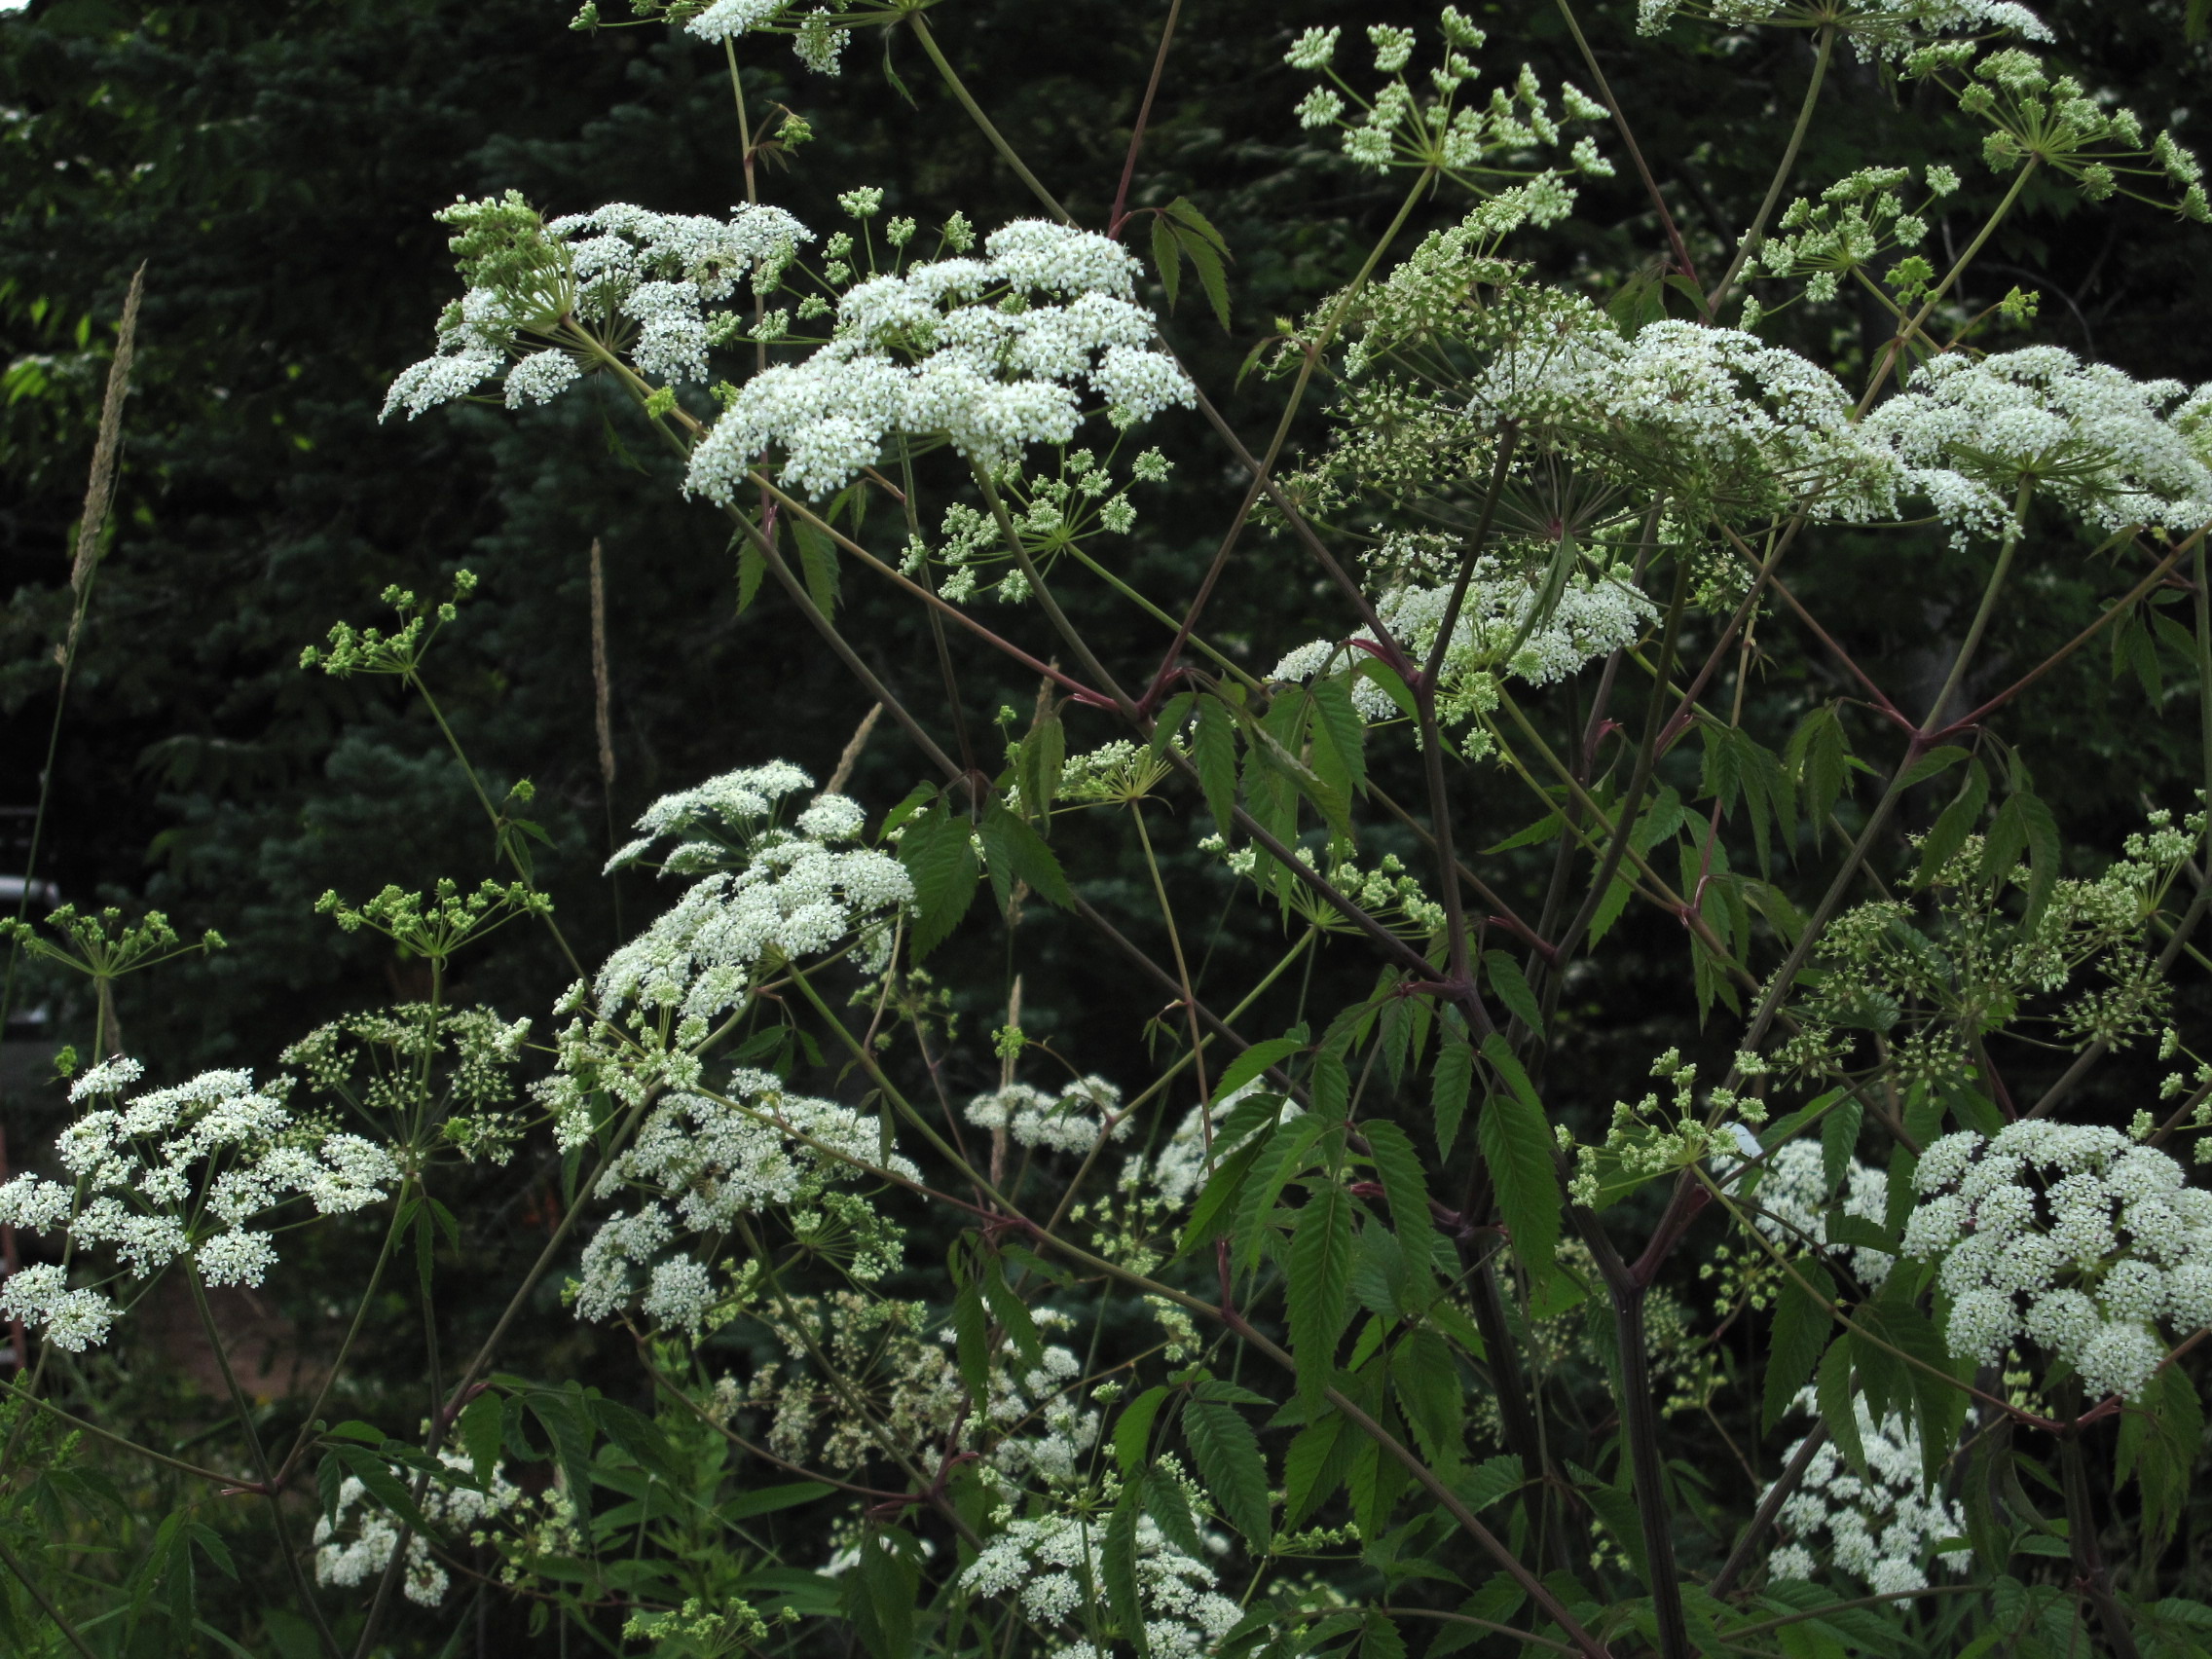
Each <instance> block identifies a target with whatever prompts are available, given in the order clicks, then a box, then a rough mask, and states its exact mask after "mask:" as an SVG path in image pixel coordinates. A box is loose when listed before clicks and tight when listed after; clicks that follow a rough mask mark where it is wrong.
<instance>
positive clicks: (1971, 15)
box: [1636, 0, 2050, 58]
mask: <svg viewBox="0 0 2212 1659" xmlns="http://www.w3.org/2000/svg"><path fill="white" fill-rule="evenodd" d="M1795 10H1796V8H1795V7H1794V6H1793V5H1791V4H1790V0H1707V3H1706V4H1704V5H1700V6H1694V7H1693V6H1686V5H1685V4H1684V0H1637V15H1636V21H1637V28H1638V31H1639V32H1640V33H1642V34H1658V33H1659V32H1660V31H1661V30H1663V29H1664V28H1666V26H1667V25H1668V24H1669V23H1671V22H1673V21H1674V19H1675V15H1676V14H1677V12H1682V11H1695V12H1697V13H1701V14H1703V15H1705V16H1707V17H1710V18H1713V20H1714V21H1715V22H1718V23H1724V24H1729V25H1732V26H1734V27H1738V28H1741V27H1745V26H1747V25H1749V24H1753V23H1769V22H1774V21H1776V20H1778V19H1779V18H1783V17H1784V16H1785V15H1787V14H1788V13H1791V12H1793V11H1795ZM1835 12H1836V13H1837V14H1838V18H1837V23H1838V26H1839V27H1840V28H1841V29H1842V31H1843V32H1844V33H1846V34H1848V35H1849V36H1850V37H1851V40H1852V44H1853V45H1854V46H1855V47H1856V48H1857V49H1858V52H1859V55H1860V56H1861V57H1862V58H1873V57H1891V58H1894V57H1899V56H1901V55H1903V54H1904V53H1905V52H1906V51H1908V50H1909V49H1910V48H1912V47H1915V46H1918V45H1920V44H1921V43H1922V42H1924V41H1926V40H1929V39H1931V38H1933V37H1935V36H1937V35H1941V34H1945V33H1951V32H1973V33H1979V32H1981V31H1984V30H1994V29H2009V30H2011V31H2013V32H2014V33H2016V34H2020V35H2023V36H2025V37H2026V38H2027V39H2029V40H2048V39H2050V28H2049V26H2048V25H2047V24H2046V23H2045V22H2044V20H2043V19H2042V18H2039V17H2037V16H2036V15H2035V13H2033V12H2031V11H2029V10H2028V9H2027V7H2025V6H2022V5H2018V4H2016V3H2015V0H1846V3H1845V4H1843V5H1841V6H1838V7H1836V8H1835Z"/></svg>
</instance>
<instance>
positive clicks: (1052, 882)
mask: <svg viewBox="0 0 2212 1659" xmlns="http://www.w3.org/2000/svg"><path fill="white" fill-rule="evenodd" d="M983 856H984V858H985V860H986V861H987V862H988V864H989V866H990V872H991V885H992V887H993V889H994V890H996V891H997V892H998V893H999V908H1000V909H1001V910H1004V909H1005V908H1006V906H1007V904H1008V903H1009V902H1010V901H1011V899H1012V897H1013V888H1014V881H1015V880H1016V879H1018V880H1021V881H1024V882H1027V883H1028V884H1029V889H1030V891H1031V892H1033V893H1035V894H1036V895H1037V896H1038V897H1039V898H1040V899H1043V900H1045V901H1046V902H1047V903H1051V904H1056V905H1057V906H1059V908H1061V909H1063V910H1072V909H1074V908H1075V893H1074V890H1073V889H1071V888H1070V887H1069V886H1068V878H1067V876H1066V875H1065V874H1064V873H1063V872H1062V871H1061V869H1060V861H1059V860H1058V859H1056V858H1054V857H1053V856H1052V849H1051V847H1049V846H1047V845H1046V844H1045V838H1044V837H1043V836H1042V835H1040V834H1038V833H1037V831H1036V830H1035V829H1033V828H1032V827H1031V826H1030V824H1029V822H1028V821H1027V820H1026V819H1024V818H1023V817H1022V816H1021V815H1020V814H1019V813H1016V812H1011V811H1009V810H1008V809H1007V807H1006V805H1005V803H1004V802H1002V801H1001V800H1000V799H999V798H998V796H996V795H992V796H991V797H990V798H989V800H988V801H986V802H985V804H984V807H983ZM1002 881H1003V882H1004V883H1005V885H1004V886H1003V887H1001V886H1000V883H1001V882H1002Z"/></svg>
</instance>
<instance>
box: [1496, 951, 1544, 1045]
mask: <svg viewBox="0 0 2212 1659" xmlns="http://www.w3.org/2000/svg"><path fill="white" fill-rule="evenodd" d="M1483 973H1484V975H1485V977H1487V978H1488V979H1489V980H1490V988H1491V989H1492V990H1493V991H1494V992H1496V993H1497V1000H1498V1001H1499V1002H1501V1003H1503V1004H1504V1005H1505V1006H1506V1008H1507V1009H1508V1010H1510V1011H1511V1012H1512V1014H1513V1017H1514V1018H1516V1019H1518V1020H1519V1021H1520V1022H1521V1023H1522V1024H1523V1025H1526V1026H1527V1027H1528V1028H1529V1029H1530V1030H1531V1031H1533V1032H1535V1033H1536V1035H1538V1036H1539V1037H1540V1036H1542V1035H1543V1031H1544V1014H1543V1010H1542V1009H1541V1008H1540V1007H1538V1006H1537V1003H1536V993H1535V992H1534V991H1532V990H1530V988H1529V981H1528V978H1527V977H1526V976H1524V975H1523V974H1522V972H1521V964H1520V963H1518V962H1516V961H1514V960H1513V958H1512V957H1511V956H1509V955H1507V954H1506V953H1505V952H1504V951H1502V950H1486V951H1484V952H1483Z"/></svg>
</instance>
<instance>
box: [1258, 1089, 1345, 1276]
mask: <svg viewBox="0 0 2212 1659" xmlns="http://www.w3.org/2000/svg"><path fill="white" fill-rule="evenodd" d="M1331 1126H1332V1125H1331V1124H1330V1122H1329V1120H1328V1119H1327V1118H1325V1117H1323V1116H1322V1115H1321V1114H1320V1113H1318V1112H1309V1113H1307V1114H1306V1115H1305V1116H1304V1117H1302V1118H1295V1119H1293V1120H1292V1121H1291V1123H1290V1124H1289V1126H1288V1127H1286V1128H1282V1129H1278V1130H1277V1131H1276V1132H1275V1134H1274V1136H1273V1137H1272V1140H1271V1141H1270V1142H1269V1144H1268V1154H1267V1157H1266V1158H1265V1159H1264V1160H1263V1161H1261V1163H1260V1165H1259V1167H1258V1168H1257V1169H1256V1170H1255V1171H1254V1172H1253V1174H1252V1175H1251V1176H1250V1177H1249V1178H1248V1179H1247V1180H1246V1182H1245V1192H1244V1198H1243V1200H1242V1202H1241V1203H1240V1204H1239V1205H1238V1206H1237V1212H1236V1222H1237V1226H1236V1260H1237V1271H1238V1272H1251V1271H1252V1270H1253V1269H1255V1268H1257V1267H1258V1266H1259V1265H1260V1241H1261V1238H1262V1236H1263V1235H1264V1234H1265V1233H1266V1231H1267V1227H1268V1223H1269V1220H1270V1218H1271V1217H1272V1214H1273V1212H1274V1207H1275V1200H1276V1199H1277V1198H1280V1197H1281V1196H1282V1190H1283V1188H1284V1187H1286V1186H1288V1185H1289V1184H1290V1182H1291V1180H1292V1179H1293V1178H1294V1177H1295V1176H1298V1175H1300V1174H1303V1173H1304V1172H1305V1170H1306V1167H1307V1165H1308V1164H1309V1163H1310V1162H1311V1161H1312V1154H1313V1147H1314V1144H1315V1143H1316V1142H1317V1141H1319V1140H1320V1138H1321V1137H1322V1136H1323V1135H1325V1134H1327V1133H1328V1132H1329V1130H1330V1128H1331Z"/></svg>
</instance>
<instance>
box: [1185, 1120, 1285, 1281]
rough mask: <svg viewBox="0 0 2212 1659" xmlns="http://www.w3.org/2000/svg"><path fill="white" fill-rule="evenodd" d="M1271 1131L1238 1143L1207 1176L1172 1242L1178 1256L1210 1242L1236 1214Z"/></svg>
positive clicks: (1267, 1143) (1266, 1148)
mask: <svg viewBox="0 0 2212 1659" xmlns="http://www.w3.org/2000/svg"><path fill="white" fill-rule="evenodd" d="M1277 1109H1278V1110H1279V1109H1280V1108H1279V1107H1278V1108H1277ZM1272 1134H1273V1132H1272V1131H1270V1132H1269V1133H1267V1134H1263V1135H1261V1136H1259V1137H1258V1138H1257V1139H1255V1140H1254V1141H1253V1142H1252V1143H1251V1144H1250V1145H1248V1146H1243V1147H1239V1148H1238V1149H1237V1150H1236V1151H1235V1152H1233V1153H1231V1154H1230V1155H1229V1157H1228V1158H1226V1159H1224V1160H1223V1161H1221V1162H1220V1163H1219V1164H1218V1165H1217V1166H1216V1167H1215V1169H1214V1172H1213V1173H1212V1174H1211V1175H1210V1176H1208V1177H1207V1178H1206V1184H1205V1187H1204V1188H1203V1189H1202V1190H1201V1191H1200V1192H1199V1194H1198V1202H1197V1203H1195V1204H1193V1205H1192V1206H1191V1219H1190V1221H1189V1222H1188V1223H1186V1224H1185V1226H1184V1228H1183V1236H1182V1239H1181V1241H1180V1242H1178V1243H1177V1245H1176V1246H1175V1254H1176V1255H1177V1256H1179V1257H1180V1256H1187V1255H1189V1254H1190V1253H1191V1252H1192V1251H1193V1250H1196V1249H1197V1248H1198V1246H1200V1245H1201V1244H1210V1243H1212V1242H1213V1241H1214V1239H1215V1238H1216V1237H1218V1236H1219V1235H1221V1233H1222V1231H1223V1229H1224V1227H1225V1225H1226V1224H1227V1223H1228V1222H1229V1220H1230V1218H1231V1217H1233V1216H1235V1214H1236V1212H1237V1209H1238V1199H1239V1198H1241V1196H1242V1194H1243V1191H1244V1183H1245V1181H1246V1180H1247V1179H1248V1178H1249V1177H1250V1175H1251V1171H1252V1166H1253V1164H1255V1163H1257V1162H1258V1161H1260V1159H1261V1158H1262V1157H1263V1156H1265V1155H1266V1153H1267V1150H1268V1148H1269V1146H1270V1144H1271V1143H1272Z"/></svg>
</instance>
